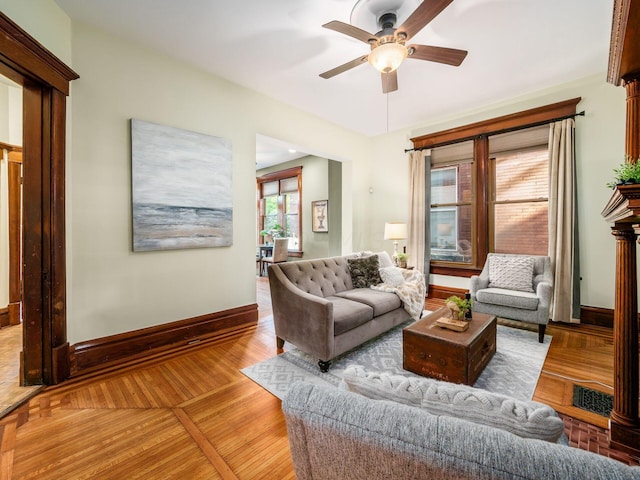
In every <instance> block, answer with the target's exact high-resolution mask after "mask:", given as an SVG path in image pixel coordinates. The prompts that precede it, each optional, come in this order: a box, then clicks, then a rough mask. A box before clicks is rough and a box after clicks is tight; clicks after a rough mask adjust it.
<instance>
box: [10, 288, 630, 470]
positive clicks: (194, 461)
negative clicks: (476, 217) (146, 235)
mask: <svg viewBox="0 0 640 480" xmlns="http://www.w3.org/2000/svg"><path fill="white" fill-rule="evenodd" d="M430 302H432V301H430ZM258 304H259V305H260V321H259V324H258V326H257V327H255V328H248V329H245V330H244V331H242V332H238V333H236V334H232V335H228V336H226V337H224V338H218V339H215V340H212V341H209V342H203V343H201V344H199V345H196V346H191V347H185V348H182V349H180V350H176V351H174V352H172V353H171V354H166V355H163V356H158V357H157V358H153V359H150V360H148V361H146V362H144V363H138V364H131V365H127V366H124V367H122V368H119V369H117V370H115V371H111V372H106V373H102V374H100V375H94V376H92V377H87V378H82V379H78V380H74V381H69V382H66V383H65V384H63V385H61V386H57V387H51V388H47V389H46V390H44V391H43V392H41V393H40V394H38V395H37V396H36V397H34V398H33V399H31V401H29V402H28V403H27V404H25V405H23V406H22V407H20V408H18V409H17V410H15V411H14V412H12V413H11V414H10V415H8V416H7V417H5V418H3V419H0V477H1V478H2V479H57V480H58V479H74V480H75V479H85V478H86V479H89V478H90V479H122V478H127V479H132V478H145V479H156V478H163V479H164V478H180V479H185V478H189V479H199V478H203V479H204V478H206V479H216V478H222V479H236V478H238V479H262V478H264V479H287V478H294V475H293V470H292V465H291V460H290V457H289V446H288V439H287V435H286V426H285V423H284V418H283V415H282V412H281V409H280V401H279V400H278V399H277V398H275V397H273V396H272V395H271V394H269V393H268V392H266V391H265V390H263V389H262V388H260V387H259V386H257V385H256V384H255V383H253V382H252V381H251V380H249V379H248V378H246V377H245V376H244V375H242V373H240V371H239V369H241V368H244V367H245V366H248V365H252V364H254V363H256V362H258V361H260V360H263V359H266V358H269V357H271V356H273V355H274V353H275V337H274V334H273V325H272V323H271V322H270V321H268V316H269V315H270V314H271V307H270V299H269V293H268V285H267V281H266V278H258ZM433 306H437V302H435V304H432V305H431V307H433ZM427 308H430V305H429V302H428V303H427ZM551 333H552V334H553V335H554V340H553V343H552V345H551V348H550V351H549V355H548V357H547V362H546V363H545V367H544V370H545V373H544V374H543V376H548V378H546V377H545V378H546V379H545V378H542V377H541V380H540V383H539V385H538V388H537V390H536V398H537V399H541V400H543V401H547V402H548V403H551V404H553V405H554V406H555V407H556V408H557V409H558V410H559V411H563V410H567V411H569V410H570V409H571V408H572V407H570V406H569V404H570V403H571V402H570V401H569V402H567V396H566V389H567V387H566V386H565V385H564V383H563V382H568V383H570V382H569V381H568V380H565V379H563V378H562V377H564V376H572V377H575V378H582V379H585V378H586V377H587V376H589V377H593V376H597V377H598V381H601V380H602V381H603V383H604V382H610V381H611V375H612V373H611V371H610V367H609V366H608V365H609V364H610V360H609V359H608V357H610V356H611V352H610V348H609V347H610V345H609V346H607V338H606V337H607V336H606V332H601V333H602V334H601V335H590V334H583V333H580V332H579V330H578V329H571V328H559V327H558V328H556V327H553V328H552V332H551ZM594 337H597V338H594ZM609 337H610V336H609ZM608 341H609V342H610V338H609V340H608ZM585 346H586V347H587V348H586V349H587V350H589V354H588V355H583V356H580V355H581V354H580V350H581V349H585ZM576 355H577V356H578V358H574V357H575V356H576ZM583 357H584V358H583ZM558 375H561V376H558ZM578 425H580V426H583V425H585V424H583V423H582V422H578ZM576 431H577V429H576ZM569 433H571V432H570V431H569ZM582 446H583V447H584V445H582ZM602 453H605V454H607V452H602ZM614 453H615V452H614ZM617 458H619V459H620V460H623V461H627V458H626V457H624V456H623V457H617Z"/></svg>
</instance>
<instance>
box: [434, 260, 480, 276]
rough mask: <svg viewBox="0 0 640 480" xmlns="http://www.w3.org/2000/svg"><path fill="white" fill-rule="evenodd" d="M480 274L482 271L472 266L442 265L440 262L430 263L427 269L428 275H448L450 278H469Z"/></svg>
mask: <svg viewBox="0 0 640 480" xmlns="http://www.w3.org/2000/svg"><path fill="white" fill-rule="evenodd" d="M480 272H482V269H481V268H478V267H474V266H473V265H461V264H450V263H449V264H443V263H440V262H437V263H436V262H431V263H430V268H429V273H431V274H434V275H449V276H451V277H466V278H469V277H471V276H473V275H480Z"/></svg>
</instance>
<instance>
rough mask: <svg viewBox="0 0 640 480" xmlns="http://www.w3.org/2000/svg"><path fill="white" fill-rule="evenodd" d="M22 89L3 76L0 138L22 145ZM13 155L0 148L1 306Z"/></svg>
mask: <svg viewBox="0 0 640 480" xmlns="http://www.w3.org/2000/svg"><path fill="white" fill-rule="evenodd" d="M21 100H22V89H21V88H19V87H18V86H17V85H16V84H14V83H13V82H11V81H10V80H7V79H6V78H4V77H0V142H2V143H7V144H9V145H18V146H20V145H22V102H21ZM8 166H9V155H8V152H7V151H6V150H0V308H5V307H6V306H7V305H8V304H9V196H8V194H9V184H8V179H9V177H8Z"/></svg>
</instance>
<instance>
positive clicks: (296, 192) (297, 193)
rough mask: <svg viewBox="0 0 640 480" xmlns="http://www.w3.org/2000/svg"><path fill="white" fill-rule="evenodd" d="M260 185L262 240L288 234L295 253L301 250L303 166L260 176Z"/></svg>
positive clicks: (263, 241)
mask: <svg viewBox="0 0 640 480" xmlns="http://www.w3.org/2000/svg"><path fill="white" fill-rule="evenodd" d="M257 188H258V232H259V233H258V243H265V242H266V241H271V240H272V239H273V237H276V236H280V237H287V238H289V251H290V252H292V254H293V255H292V256H295V253H301V251H302V235H301V232H302V230H301V225H302V215H301V208H300V206H301V202H300V198H301V194H302V192H301V190H302V167H296V168H290V169H287V170H281V171H279V172H273V173H269V174H266V175H263V176H262V177H259V178H258V179H257ZM260 232H265V234H264V235H262V234H261V233H260ZM269 237H271V238H269Z"/></svg>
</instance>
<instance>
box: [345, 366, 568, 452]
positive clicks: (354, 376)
mask: <svg viewBox="0 0 640 480" xmlns="http://www.w3.org/2000/svg"><path fill="white" fill-rule="evenodd" d="M342 378H343V388H345V387H346V389H348V390H350V391H352V392H355V393H359V394H360V395H364V396H365V397H368V398H372V399H375V400H391V401H395V402H398V403H403V404H405V405H411V406H414V407H418V408H421V409H423V410H426V411H427V412H429V413H431V414H432V415H446V416H450V417H457V418H460V419H462V420H467V421H469V422H473V423H477V424H481V425H487V426H489V427H494V428H499V429H502V430H506V431H507V432H511V433H513V434H514V435H518V436H520V437H524V438H537V439H540V440H546V441H548V442H554V443H555V442H558V441H559V440H560V441H562V438H563V433H564V425H563V423H562V420H561V419H560V417H558V414H557V413H556V412H555V410H554V409H553V408H551V407H549V406H548V405H544V404H542V403H538V402H534V401H523V400H516V399H514V398H511V397H507V396H505V395H499V394H497V393H491V392H488V391H486V390H482V389H480V388H473V387H468V386H466V385H458V384H455V383H449V382H443V381H438V380H432V379H428V378H416V377H405V376H403V375H391V374H388V373H379V372H367V371H365V369H364V368H363V367H361V366H359V365H352V366H349V367H347V368H346V369H345V370H344V373H343V375H342Z"/></svg>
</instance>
